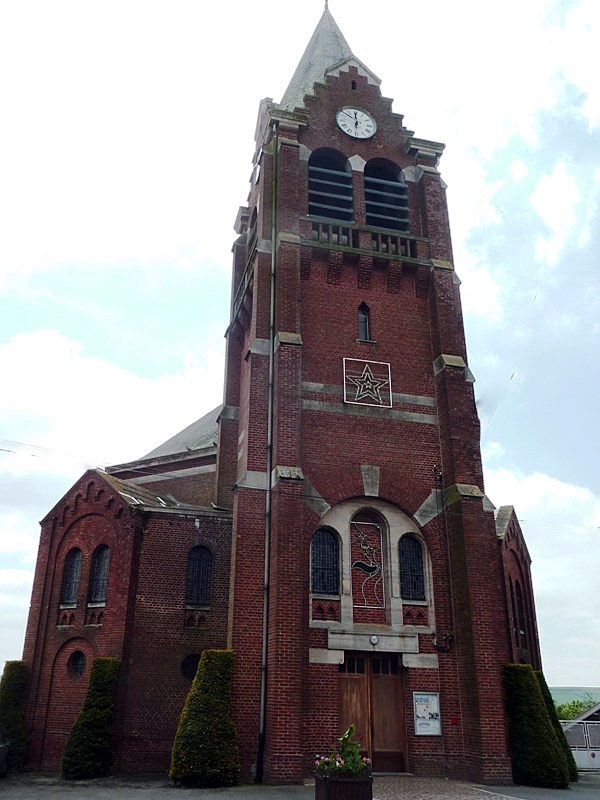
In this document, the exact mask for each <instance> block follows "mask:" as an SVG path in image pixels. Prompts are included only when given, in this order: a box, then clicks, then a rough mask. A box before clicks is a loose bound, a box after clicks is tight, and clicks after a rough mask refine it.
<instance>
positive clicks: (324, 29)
mask: <svg viewBox="0 0 600 800" xmlns="http://www.w3.org/2000/svg"><path fill="white" fill-rule="evenodd" d="M352 57H353V53H352V50H351V49H350V45H349V44H348V42H347V41H346V39H345V38H344V34H343V33H342V32H341V30H340V29H339V28H338V25H337V23H336V21H335V20H334V18H333V17H332V15H331V12H330V11H329V8H327V6H325V10H324V11H323V15H322V16H321V19H320V20H319V22H318V24H317V27H316V28H315V30H314V32H313V35H312V36H311V38H310V41H309V43H308V45H307V46H306V50H305V51H304V55H303V56H302V58H301V59H300V63H299V64H298V66H297V67H296V71H295V72H294V74H293V76H292V80H291V81H290V83H289V86H288V87H287V89H286V90H285V92H284V95H283V98H282V100H281V103H280V105H281V106H283V108H287V109H291V110H293V109H294V108H301V107H303V106H304V95H305V94H311V93H312V90H313V86H314V85H315V83H316V82H317V81H323V79H324V78H325V73H326V72H327V70H328V69H329V67H331V66H333V65H334V64H337V63H338V62H340V61H345V60H346V59H347V58H352Z"/></svg>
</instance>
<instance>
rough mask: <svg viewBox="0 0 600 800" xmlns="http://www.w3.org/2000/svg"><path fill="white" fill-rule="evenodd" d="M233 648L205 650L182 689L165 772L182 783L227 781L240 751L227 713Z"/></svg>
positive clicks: (234, 777)
mask: <svg viewBox="0 0 600 800" xmlns="http://www.w3.org/2000/svg"><path fill="white" fill-rule="evenodd" d="M232 684H233V652H232V651H231V650H205V651H204V652H203V653H202V656H201V658H200V663H199V664H198V671H197V672H196V677H195V678H194V681H193V683H192V686H191V688H190V691H189V693H188V696H187V699H186V701H185V705H184V707H183V711H182V712H181V719H180V721H179V727H178V729H177V734H176V736H175V742H174V744H173V751H172V753H171V769H170V770H169V777H170V778H171V779H172V780H173V781H175V782H176V783H181V784H183V785H185V786H233V785H234V784H235V783H237V781H238V778H239V774H240V756H239V751H238V746H237V741H236V736H235V728H234V726H233V718H232Z"/></svg>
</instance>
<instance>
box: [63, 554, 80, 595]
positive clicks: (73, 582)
mask: <svg viewBox="0 0 600 800" xmlns="http://www.w3.org/2000/svg"><path fill="white" fill-rule="evenodd" d="M82 560H83V557H82V554H81V550H80V549H79V548H78V547H74V548H73V549H72V550H69V552H68V553H67V557H66V558H65V565H64V568H63V576H62V584H61V587H60V602H61V605H75V604H76V603H77V592H78V591H79V578H80V576H81V562H82Z"/></svg>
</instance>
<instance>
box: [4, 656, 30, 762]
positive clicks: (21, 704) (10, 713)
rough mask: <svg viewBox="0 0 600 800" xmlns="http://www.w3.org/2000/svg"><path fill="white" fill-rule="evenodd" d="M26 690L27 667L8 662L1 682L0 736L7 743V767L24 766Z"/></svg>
mask: <svg viewBox="0 0 600 800" xmlns="http://www.w3.org/2000/svg"><path fill="white" fill-rule="evenodd" d="M28 690H29V667H28V666H27V664H26V663H25V662H24V661H7V662H6V664H5V666H4V672H3V673H2V680H1V681H0V736H2V737H4V738H5V739H6V740H8V741H9V742H10V748H9V750H8V758H7V764H6V766H7V768H8V769H9V770H22V769H24V768H25V765H26V763H27V750H28V747H29V731H28V729H27V723H26V721H25V703H26V701H27V694H28Z"/></svg>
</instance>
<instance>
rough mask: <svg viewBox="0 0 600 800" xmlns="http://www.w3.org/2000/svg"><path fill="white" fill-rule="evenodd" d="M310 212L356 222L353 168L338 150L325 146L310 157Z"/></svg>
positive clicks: (318, 215)
mask: <svg viewBox="0 0 600 800" xmlns="http://www.w3.org/2000/svg"><path fill="white" fill-rule="evenodd" d="M308 213H309V214H312V215H313V216H317V217H327V218H328V219H336V220H342V221H344V222H352V220H353V219H354V210H353V206H352V169H351V167H350V162H349V161H348V159H347V158H346V157H345V156H344V155H342V153H339V152H338V151H337V150H332V149H330V148H328V147H321V148H320V149H319V150H315V151H314V153H311V156H310V158H309V159H308Z"/></svg>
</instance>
